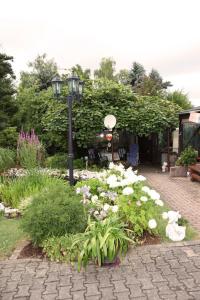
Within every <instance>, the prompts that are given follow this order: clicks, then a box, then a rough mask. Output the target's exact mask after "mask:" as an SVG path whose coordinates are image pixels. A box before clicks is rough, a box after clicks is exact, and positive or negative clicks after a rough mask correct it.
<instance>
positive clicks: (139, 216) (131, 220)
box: [118, 183, 161, 237]
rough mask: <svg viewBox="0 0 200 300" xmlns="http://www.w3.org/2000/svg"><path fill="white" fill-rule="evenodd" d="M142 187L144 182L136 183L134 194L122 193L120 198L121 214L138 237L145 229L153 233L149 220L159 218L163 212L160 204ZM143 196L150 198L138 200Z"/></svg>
mask: <svg viewBox="0 0 200 300" xmlns="http://www.w3.org/2000/svg"><path fill="white" fill-rule="evenodd" d="M141 188H142V184H140V183H139V184H135V185H134V193H133V194H132V195H130V196H124V195H121V196H119V198H118V205H119V214H120V216H121V217H122V218H123V220H124V222H127V224H128V225H129V228H130V229H131V230H132V231H133V232H134V235H135V236H137V237H141V236H142V235H143V234H144V232H145V231H148V232H149V233H152V230H151V229H150V228H149V226H148V221H149V220H150V219H157V217H158V216H159V215H160V214H161V208H160V206H157V205H155V203H154V201H153V200H151V199H150V197H149V196H147V195H146V194H145V193H144V192H142V190H141ZM142 196H143V197H145V198H147V199H148V200H147V201H146V202H143V201H140V200H139V201H138V199H140V198H141V197H142ZM156 232H157V230H155V229H154V231H153V233H154V234H156Z"/></svg>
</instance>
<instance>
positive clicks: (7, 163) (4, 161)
mask: <svg viewBox="0 0 200 300" xmlns="http://www.w3.org/2000/svg"><path fill="white" fill-rule="evenodd" d="M14 165H15V152H14V151H13V150H10V149H6V148H0V172H3V171H6V170H8V169H9V168H11V167H14Z"/></svg>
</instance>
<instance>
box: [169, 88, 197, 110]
mask: <svg viewBox="0 0 200 300" xmlns="http://www.w3.org/2000/svg"><path fill="white" fill-rule="evenodd" d="M167 100H169V101H171V102H173V103H176V104H178V105H179V106H180V107H181V108H182V109H190V108H192V103H191V102H190V100H189V99H188V95H187V94H185V93H184V92H183V91H180V90H176V91H174V92H171V93H168V94H167Z"/></svg>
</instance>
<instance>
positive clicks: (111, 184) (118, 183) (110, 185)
mask: <svg viewBox="0 0 200 300" xmlns="http://www.w3.org/2000/svg"><path fill="white" fill-rule="evenodd" d="M119 186H121V183H120V182H118V181H113V182H111V183H110V184H109V187H110V188H111V189H114V188H116V187H119Z"/></svg>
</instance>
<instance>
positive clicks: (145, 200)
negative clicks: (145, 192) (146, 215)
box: [140, 196, 148, 202]
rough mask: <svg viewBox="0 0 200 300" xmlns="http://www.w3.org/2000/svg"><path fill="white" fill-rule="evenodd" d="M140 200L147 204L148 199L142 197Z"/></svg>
mask: <svg viewBox="0 0 200 300" xmlns="http://www.w3.org/2000/svg"><path fill="white" fill-rule="evenodd" d="M140 200H141V201H143V202H147V201H148V198H147V197H146V196H142V197H140Z"/></svg>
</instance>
